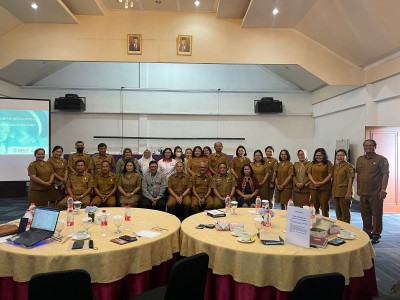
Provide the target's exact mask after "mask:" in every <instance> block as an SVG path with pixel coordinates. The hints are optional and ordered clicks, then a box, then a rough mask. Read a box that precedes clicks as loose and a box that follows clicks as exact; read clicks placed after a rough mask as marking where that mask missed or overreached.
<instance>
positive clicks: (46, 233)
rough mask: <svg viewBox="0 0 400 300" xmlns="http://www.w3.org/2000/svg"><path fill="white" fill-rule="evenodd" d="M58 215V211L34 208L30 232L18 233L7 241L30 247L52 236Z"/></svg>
mask: <svg viewBox="0 0 400 300" xmlns="http://www.w3.org/2000/svg"><path fill="white" fill-rule="evenodd" d="M59 214H60V211H59V210H58V209H54V208H47V207H36V210H35V215H34V216H33V219H32V224H31V228H30V230H28V231H24V232H22V233H19V234H17V235H15V236H13V237H11V238H9V239H7V240H8V241H10V242H13V243H15V244H19V245H23V246H25V247H32V246H33V245H35V244H37V243H39V242H41V241H43V240H45V239H47V238H49V237H51V236H53V234H54V230H55V229H56V226H57V221H58V216H59Z"/></svg>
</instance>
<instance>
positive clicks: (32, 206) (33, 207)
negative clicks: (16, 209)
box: [29, 202, 36, 218]
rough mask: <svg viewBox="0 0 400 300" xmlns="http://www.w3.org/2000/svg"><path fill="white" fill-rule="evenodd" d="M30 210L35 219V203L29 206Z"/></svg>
mask: <svg viewBox="0 0 400 300" xmlns="http://www.w3.org/2000/svg"><path fill="white" fill-rule="evenodd" d="M29 209H30V211H31V213H32V218H33V216H34V215H35V211H36V205H35V203H33V202H32V203H31V205H30V206H29Z"/></svg>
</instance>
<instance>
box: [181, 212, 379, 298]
mask: <svg viewBox="0 0 400 300" xmlns="http://www.w3.org/2000/svg"><path fill="white" fill-rule="evenodd" d="M253 210H254V209H253ZM253 210H251V209H249V208H239V209H237V215H229V216H227V217H226V218H218V219H213V218H211V217H209V216H207V215H206V213H199V214H196V215H193V216H191V217H189V218H187V219H185V220H184V221H183V223H182V225H181V237H180V238H181V255H183V256H189V255H193V254H196V253H199V252H206V253H208V255H209V256H210V262H209V268H211V269H212V271H213V273H214V274H218V275H232V276H233V279H234V280H235V281H237V282H243V283H249V284H252V285H255V286H258V287H263V286H273V287H275V288H277V289H279V290H280V291H292V290H293V289H294V287H295V285H296V283H297V281H298V280H299V279H300V278H301V277H303V276H305V275H310V274H320V273H329V272H339V273H342V274H343V275H344V276H345V278H346V284H349V278H350V277H362V276H364V272H363V270H367V269H370V268H371V267H372V266H373V263H372V258H373V257H374V256H375V252H374V249H373V248H372V245H371V243H370V240H369V237H368V235H367V234H365V233H364V232H363V231H362V230H360V229H358V228H356V227H354V226H352V225H350V224H347V223H344V222H340V221H337V220H334V221H335V223H336V224H337V225H339V226H340V227H342V228H344V229H348V230H351V231H353V232H354V233H355V234H356V235H357V238H356V239H355V240H348V241H347V243H346V244H344V245H341V246H332V245H328V247H327V248H325V249H320V248H310V249H306V248H302V247H299V246H296V245H292V244H285V245H283V246H264V245H263V244H261V242H260V241H259V239H258V238H256V241H255V242H254V243H249V244H244V243H240V242H238V241H237V240H236V237H234V236H232V235H231V232H230V231H228V232H226V231H217V230H215V229H206V228H205V229H196V226H197V225H198V224H209V223H214V222H215V221H216V220H226V221H228V222H239V223H243V224H244V226H245V229H246V230H247V231H249V232H250V233H252V234H255V233H256V232H257V230H256V228H255V226H254V222H253V220H254V218H255V215H254V214H251V213H249V211H253ZM285 226H286V212H285V211H276V210H275V217H274V218H272V232H275V233H278V234H279V235H280V236H281V237H282V238H283V239H285V233H284V232H283V231H284V230H285ZM329 238H330V239H332V238H334V236H333V235H331V236H329Z"/></svg>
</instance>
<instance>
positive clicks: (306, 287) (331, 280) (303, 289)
mask: <svg viewBox="0 0 400 300" xmlns="http://www.w3.org/2000/svg"><path fill="white" fill-rule="evenodd" d="M344 285H345V279H344V276H343V275H342V274H340V273H327V274H317V275H308V276H304V277H303V278H300V280H299V281H298V282H297V284H296V286H295V288H294V291H293V300H320V299H324V300H342V296H343V290H344Z"/></svg>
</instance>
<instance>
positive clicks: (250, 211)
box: [247, 208, 256, 215]
mask: <svg viewBox="0 0 400 300" xmlns="http://www.w3.org/2000/svg"><path fill="white" fill-rule="evenodd" d="M247 212H248V213H249V214H253V215H255V214H256V211H255V210H254V208H253V209H249V210H248V211H247Z"/></svg>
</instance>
